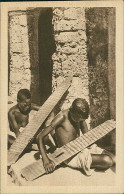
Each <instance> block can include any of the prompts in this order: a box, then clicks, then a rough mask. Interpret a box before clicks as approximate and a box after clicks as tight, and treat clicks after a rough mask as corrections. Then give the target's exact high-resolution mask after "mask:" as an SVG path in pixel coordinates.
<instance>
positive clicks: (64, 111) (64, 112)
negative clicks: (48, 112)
mask: <svg viewBox="0 0 124 194" xmlns="http://www.w3.org/2000/svg"><path fill="white" fill-rule="evenodd" d="M68 111H69V109H65V110H62V111H61V112H60V114H61V115H62V116H63V118H64V119H65V118H66V117H67V116H68Z"/></svg>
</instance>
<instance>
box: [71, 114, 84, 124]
mask: <svg viewBox="0 0 124 194" xmlns="http://www.w3.org/2000/svg"><path fill="white" fill-rule="evenodd" d="M70 116H71V119H72V120H73V121H74V122H75V123H79V122H81V121H85V119H84V118H82V115H80V114H79V113H76V112H71V111H70Z"/></svg>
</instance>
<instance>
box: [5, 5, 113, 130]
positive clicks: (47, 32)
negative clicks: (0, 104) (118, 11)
mask: <svg viewBox="0 0 124 194" xmlns="http://www.w3.org/2000/svg"><path fill="white" fill-rule="evenodd" d="M109 13H110V9H108V8H87V9H86V8H80V7H75V8H72V7H70V8H69V7H66V8H65V7H64V8H63V7H60V8H57V7H56V8H31V9H26V10H25V11H12V12H9V70H10V74H9V94H10V95H11V96H15V95H16V94H17V92H18V90H19V89H20V88H29V89H30V90H31V93H32V97H33V98H32V99H33V102H34V103H38V104H42V103H43V101H44V100H46V99H47V97H48V96H49V95H50V93H51V91H52V90H53V91H54V90H55V88H56V87H57V86H58V85H59V84H60V83H61V82H62V81H63V80H64V79H65V78H66V77H67V76H68V75H69V74H72V75H73V81H72V85H71V87H70V88H69V94H68V95H67V97H66V99H65V101H64V104H63V107H62V108H67V107H69V106H70V105H71V103H72V101H73V100H74V99H75V98H77V97H82V98H85V99H86V100H87V101H88V102H89V104H90V115H91V121H88V123H89V122H90V125H91V127H95V126H97V125H98V124H100V123H102V122H104V121H105V120H107V119H109V118H110V102H111V99H113V98H114V101H115V95H114V97H113V98H110V96H109V92H110V91H109V90H110V86H111V83H112V82H111V81H110V79H111V78H110V79H108V72H110V71H111V69H113V70H112V71H113V72H114V71H115V68H114V67H113V66H112V65H111V68H109V70H108V54H109V53H110V51H111V48H112V46H111V47H110V46H109V42H110V39H111V26H110V25H109V16H108V15H109ZM112 17H113V16H112ZM111 20H113V18H111ZM108 29H109V30H108ZM113 40H114V35H113V38H112V39H111V42H112V43H111V45H114V44H115V43H114V42H113ZM108 48H109V49H108ZM108 52H109V53H108ZM113 52H114V51H113ZM113 56H114V55H113ZM109 58H110V57H109ZM112 58H113V57H112ZM113 59H114V58H113ZM109 61H110V63H111V61H112V60H110V59H109ZM114 62H115V60H113V62H112V63H113V64H114ZM46 72H47V75H46ZM41 78H42V79H41ZM43 78H44V80H43ZM40 79H41V80H40ZM48 80H50V81H49V83H47V84H46V82H48ZM111 80H112V79H111ZM109 83H110V84H109ZM41 86H42V89H41ZM48 87H49V91H48V90H47V88H48ZM45 90H47V91H45ZM45 92H46V94H45ZM43 94H45V95H44V97H43V98H44V99H43V101H42V99H41V98H42V96H43ZM112 94H113V93H112ZM112 96H113V95H112ZM111 106H112V105H111ZM113 111H114V110H113ZM113 111H112V112H113ZM114 114H115V113H114Z"/></svg>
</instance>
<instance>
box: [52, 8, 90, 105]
mask: <svg viewBox="0 0 124 194" xmlns="http://www.w3.org/2000/svg"><path fill="white" fill-rule="evenodd" d="M53 25H54V33H55V43H56V52H55V53H54V54H53V56H52V60H53V89H54V88H55V87H56V86H57V85H58V84H59V83H60V82H62V80H64V79H65V78H66V77H67V76H68V75H69V74H72V75H73V82H72V85H71V87H70V89H69V94H68V96H67V98H66V100H65V102H64V105H63V108H64V107H69V106H70V105H71V103H72V101H73V100H74V99H75V98H76V97H82V98H85V99H87V101H88V102H89V97H88V95H89V89H88V61H87V46H86V41H87V38H86V21H85V9H84V8H78V7H77V8H54V9H53Z"/></svg>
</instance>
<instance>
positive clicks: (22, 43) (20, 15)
mask: <svg viewBox="0 0 124 194" xmlns="http://www.w3.org/2000/svg"><path fill="white" fill-rule="evenodd" d="M8 29H9V37H8V40H9V64H8V65H9V70H10V72H9V95H10V96H12V97H14V98H15V97H16V95H17V92H18V90H19V89H21V88H28V89H30V84H31V72H30V57H29V44H28V28H27V16H26V11H17V12H14V11H13V12H9V28H8Z"/></svg>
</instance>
